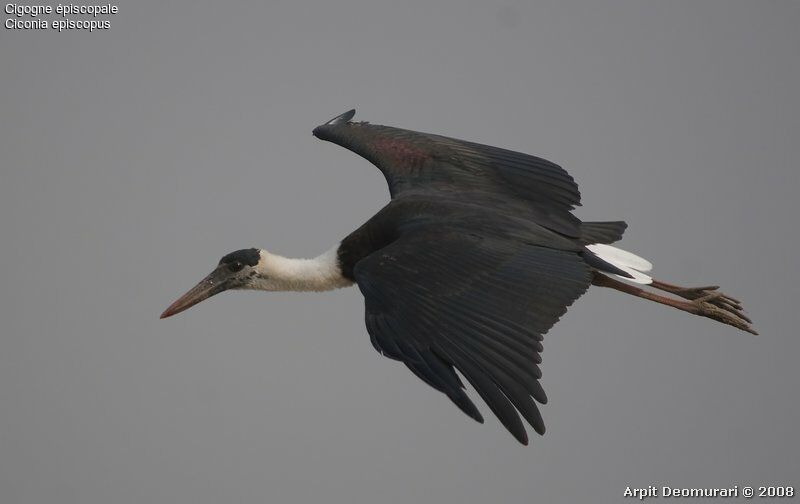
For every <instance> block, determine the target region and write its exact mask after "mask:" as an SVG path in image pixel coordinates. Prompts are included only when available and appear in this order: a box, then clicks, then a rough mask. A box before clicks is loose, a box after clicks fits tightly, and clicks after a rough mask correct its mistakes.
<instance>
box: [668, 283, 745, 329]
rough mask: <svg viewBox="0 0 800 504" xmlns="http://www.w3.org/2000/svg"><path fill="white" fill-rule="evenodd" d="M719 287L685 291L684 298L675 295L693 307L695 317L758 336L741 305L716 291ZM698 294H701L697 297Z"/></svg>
mask: <svg viewBox="0 0 800 504" xmlns="http://www.w3.org/2000/svg"><path fill="white" fill-rule="evenodd" d="M718 288H719V287H715V286H714V287H711V288H709V287H703V288H697V289H685V290H686V291H692V292H686V295H689V296H692V298H690V297H686V296H683V295H681V294H680V293H678V292H676V293H675V294H676V295H679V296H681V297H683V298H684V299H689V300H690V301H691V304H692V305H693V307H694V308H693V310H692V311H693V312H694V313H696V314H697V315H700V316H703V317H707V318H710V319H713V320H716V321H718V322H722V323H723V324H728V325H731V326H733V327H736V328H737V329H741V330H742V331H745V332H749V333H750V334H756V335H757V334H758V333H757V332H756V331H755V330H754V329H753V328H752V326H751V325H750V324H752V321H751V320H750V319H749V318H748V317H747V316H746V315H745V314H744V313H743V311H742V305H741V303H739V302H738V301H737V300H735V299H733V298H731V297H729V296H726V295H725V294H723V293H721V292H718V291H716V289H718ZM698 293H702V294H700V295H698Z"/></svg>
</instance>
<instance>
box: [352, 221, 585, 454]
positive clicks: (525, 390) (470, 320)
mask: <svg viewBox="0 0 800 504" xmlns="http://www.w3.org/2000/svg"><path fill="white" fill-rule="evenodd" d="M354 275H355V279H356V281H357V282H358V285H359V288H360V289H361V291H362V293H363V294H364V298H365V306H366V322H367V330H368V332H369V334H370V338H371V340H372V343H373V345H374V346H375V348H376V349H378V350H379V351H380V352H382V353H383V354H384V355H386V356H388V357H391V358H393V359H397V360H400V361H402V362H403V363H405V365H406V366H407V367H408V368H409V369H410V370H411V371H412V372H413V373H414V374H415V375H417V376H418V377H419V378H421V379H422V380H423V381H425V382H426V383H427V384H428V385H430V386H431V387H433V388H435V389H436V390H439V391H441V392H443V393H445V394H447V396H448V397H449V398H450V399H451V400H452V401H453V402H454V403H455V404H456V405H458V407H459V408H460V409H461V410H462V411H464V412H465V413H466V414H467V415H469V416H471V417H472V418H475V419H476V420H478V421H482V417H481V416H480V413H479V412H478V410H477V408H475V405H474V404H473V403H472V401H470V399H469V398H468V397H467V395H466V394H465V392H464V385H463V383H462V382H461V381H460V380H459V379H458V376H457V375H456V373H455V370H456V369H457V370H458V371H460V372H461V374H462V375H463V376H464V378H466V380H467V381H468V382H469V383H470V384H471V385H472V386H473V388H474V389H475V390H476V391H477V392H478V394H479V395H480V396H481V398H483V400H484V401H485V402H486V404H487V405H488V406H489V408H490V409H491V410H492V412H493V413H494V414H495V416H497V417H498V419H499V420H500V422H501V423H502V424H503V425H504V426H505V427H506V428H507V429H508V430H509V432H511V433H512V434H513V435H514V437H515V438H516V439H517V440H519V441H520V442H521V443H527V440H528V438H527V434H526V432H525V428H524V426H523V425H522V421H521V420H520V417H519V415H520V414H521V415H522V417H523V418H524V419H525V420H526V421H527V422H528V423H529V424H530V425H531V426H532V427H533V428H534V430H535V431H536V432H538V433H540V434H541V433H543V432H544V422H543V421H542V417H541V414H540V412H539V409H538V407H537V406H536V402H539V403H542V404H544V403H546V402H547V395H546V394H545V392H544V389H543V388H542V387H541V384H540V382H539V379H540V378H541V371H540V369H539V367H538V364H539V363H540V362H541V357H540V353H541V351H542V348H543V347H542V335H543V334H544V333H545V332H547V330H548V329H550V327H551V326H552V325H553V324H554V323H555V322H556V321H557V320H558V319H559V317H561V316H562V315H563V314H564V312H565V311H566V309H567V307H568V306H569V305H570V304H572V302H573V301H574V300H575V299H577V298H578V297H579V296H580V295H582V294H583V293H584V292H585V291H586V289H587V288H588V286H589V283H590V278H591V273H590V268H589V266H588V265H587V264H586V263H585V262H584V261H583V260H582V258H581V257H580V254H579V253H578V252H576V251H561V250H554V249H548V248H544V247H539V246H534V245H529V244H525V243H520V242H517V241H513V240H504V239H501V238H498V237H496V236H486V235H481V234H480V233H477V232H470V233H465V232H464V231H463V230H461V231H456V230H448V231H434V230H428V231H425V230H415V231H409V232H406V233H405V234H402V235H401V236H400V237H399V238H398V239H397V240H396V241H394V242H392V243H391V244H389V245H387V246H386V247H384V248H382V249H380V250H378V251H376V252H373V253H372V254H370V255H368V256H367V257H365V258H363V259H362V260H361V261H359V262H358V263H357V264H356V266H355V268H354Z"/></svg>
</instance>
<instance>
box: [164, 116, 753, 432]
mask: <svg viewBox="0 0 800 504" xmlns="http://www.w3.org/2000/svg"><path fill="white" fill-rule="evenodd" d="M354 113H355V111H352V110H351V111H349V112H346V113H345V114H342V115H341V116H338V117H336V118H334V119H333V120H331V121H329V122H328V123H326V124H323V125H322V126H319V127H317V128H315V129H314V135H316V136H317V137H319V138H321V139H323V140H328V141H331V142H334V143H336V144H339V145H341V146H343V147H345V148H347V149H350V150H352V151H353V152H355V153H357V154H359V155H361V156H363V157H365V158H366V159H368V160H369V161H371V162H372V163H373V164H375V165H376V166H377V167H378V168H379V169H380V170H381V172H382V173H383V175H384V176H385V177H386V181H387V183H388V185H389V192H390V194H391V201H390V202H389V203H388V204H387V205H386V206H385V207H384V208H383V209H381V210H380V211H379V212H378V213H377V214H375V216H373V217H372V218H371V219H369V220H368V221H367V222H366V223H364V224H363V225H362V226H360V227H359V228H358V229H356V230H355V231H353V232H352V233H350V235H348V236H347V237H345V238H344V239H343V240H342V241H341V242H340V243H339V245H338V247H337V248H336V249H335V254H334V253H331V251H329V252H326V253H324V254H322V255H320V256H318V257H317V258H314V259H292V258H286V257H282V256H278V255H275V254H271V253H269V252H268V251H266V250H262V249H243V250H238V251H236V252H232V253H230V254H228V255H226V256H225V257H223V258H222V260H220V263H219V264H218V265H217V267H216V268H215V269H214V270H213V271H212V272H211V273H210V274H208V275H207V276H206V277H205V278H204V279H203V280H201V281H200V282H199V283H198V284H197V285H195V286H194V287H193V288H191V289H190V290H189V291H188V292H186V293H185V294H184V295H183V296H181V297H180V298H178V299H177V300H176V301H175V302H174V303H172V304H171V305H170V306H169V307H168V308H167V309H166V310H165V311H164V312H163V313H162V314H161V318H167V317H171V316H173V315H175V314H177V313H180V312H182V311H185V310H187V309H189V308H190V307H192V306H195V305H196V304H198V303H200V302H202V301H203V300H205V299H208V298H210V297H212V296H215V295H216V294H218V293H220V292H224V291H226V290H231V289H250V290H262V291H280V290H291V291H321V290H331V289H335V288H339V287H346V286H350V285H352V284H353V283H354V282H355V283H357V284H358V286H359V288H360V289H361V292H362V293H363V294H364V300H365V320H366V326H367V331H368V332H369V335H370V339H371V341H372V344H373V345H374V347H375V348H376V349H377V350H378V351H379V352H381V353H382V354H383V355H385V356H387V357H389V358H392V359H395V360H399V361H401V362H403V363H404V364H405V365H406V366H407V367H408V368H409V369H410V370H411V371H412V372H413V373H414V374H415V375H416V376H418V377H419V378H420V379H422V380H423V381H424V382H425V383H427V384H428V385H430V386H431V387H433V388H435V389H436V390H439V391H440V392H442V393H444V394H446V395H447V396H448V397H449V398H450V399H451V400H452V401H453V402H454V403H455V404H456V405H457V406H458V407H459V408H460V409H461V410H462V411H463V412H464V413H466V414H467V415H469V416H470V417H472V418H474V419H475V420H477V421H479V422H482V421H483V417H482V416H481V414H480V412H479V411H478V409H477V408H476V407H475V404H473V402H472V401H471V400H470V398H469V397H467V395H466V393H465V391H464V384H463V383H462V381H461V379H460V378H459V375H458V374H457V373H456V371H458V372H460V374H461V375H462V376H463V377H464V378H466V380H467V381H468V382H469V383H470V384H472V386H473V387H474V389H475V390H476V391H477V392H478V394H479V395H480V396H481V397H482V398H483V400H484V401H485V402H486V404H487V405H488V406H489V408H490V409H491V410H492V412H493V413H494V414H495V415H496V416H497V417H498V418H499V419H500V421H501V422H502V423H503V425H504V426H505V427H506V428H507V429H508V430H509V431H510V432H511V433H512V434H513V435H514V437H515V438H516V439H517V440H519V441H520V442H521V443H527V442H528V435H527V432H526V430H525V427H524V425H523V422H522V419H520V415H521V416H522V418H523V419H524V420H525V421H527V422H528V423H529V424H530V425H531V426H532V427H533V429H534V430H535V431H536V432H538V433H540V434H542V433H544V429H545V427H544V421H543V420H542V417H541V414H540V413H539V409H538V407H537V403H540V404H544V403H545V402H547V396H546V395H545V392H544V390H543V389H542V387H541V385H540V383H539V379H540V378H541V376H542V373H541V370H540V369H539V364H540V363H541V352H542V348H543V347H542V341H543V335H544V334H545V333H546V332H547V331H548V330H549V329H550V328H551V327H552V326H553V324H555V323H556V322H557V321H558V319H559V317H561V316H562V315H563V314H564V313H565V312H566V310H567V307H569V306H570V305H571V304H572V303H573V302H574V301H575V300H576V299H577V298H578V297H580V296H581V295H582V294H583V293H584V292H586V290H587V289H588V287H589V286H590V285H598V286H602V287H608V288H612V289H615V290H617V291H620V292H624V293H626V294H630V295H634V296H637V297H640V298H643V299H647V300H650V301H654V302H657V303H660V304H663V305H666V306H670V307H673V308H676V309H679V310H682V311H685V312H688V313H692V314H695V315H700V316H703V317H707V318H710V319H713V320H716V321H718V322H722V323H725V324H728V325H731V326H734V327H737V328H739V329H741V330H743V331H747V332H751V333H753V334H756V332H755V330H754V329H753V328H752V327H751V325H750V324H751V321H750V319H749V318H747V316H746V315H744V313H743V309H742V305H741V303H740V302H739V301H738V300H736V299H735V298H732V297H730V296H727V295H725V294H723V293H721V292H719V291H718V287H717V286H706V287H694V288H691V287H681V286H678V285H673V284H669V283H666V282H661V281H658V280H656V279H654V278H652V277H650V276H649V275H647V274H646V273H645V272H648V271H649V270H650V268H651V267H652V264H650V263H649V262H648V261H647V260H645V259H643V258H641V257H638V256H636V255H635V254H632V253H630V252H626V251H624V250H621V249H618V248H615V247H610V246H608V245H607V244H610V243H613V242H616V241H617V240H619V239H620V238H622V234H623V233H624V232H625V228H626V224H625V223H624V222H622V221H612V222H581V221H580V220H579V219H578V218H576V217H575V216H574V215H573V214H572V210H574V208H575V207H576V206H578V205H580V192H579V191H578V186H577V185H576V184H575V181H574V180H573V179H572V177H571V176H570V175H569V174H568V173H567V172H565V171H564V170H563V169H562V168H561V167H559V166H558V165H556V164H553V163H551V162H549V161H547V160H544V159H541V158H538V157H535V156H530V155H527V154H522V153H519V152H513V151H510V150H506V149H501V148H498V147H491V146H488V145H481V144H477V143H473V142H466V141H463V140H456V139H453V138H448V137H444V136H440V135H433V134H428V133H420V132H416V131H409V130H404V129H399V128H393V127H388V126H377V125H371V124H368V123H353V122H350V120H351V119H352V118H353V115H354ZM606 273H611V274H613V275H617V276H620V277H623V278H626V279H628V280H630V281H631V282H633V283H635V284H637V285H631V284H630V283H626V282H621V281H619V280H617V279H614V278H612V276H608V275H606ZM645 285H647V286H649V287H651V288H653V289H657V290H661V291H665V292H668V293H670V294H672V295H673V296H675V297H677V298H682V299H676V298H675V297H668V296H663V295H658V294H656V293H654V292H651V291H648V290H645V289H644V288H643V286H645Z"/></svg>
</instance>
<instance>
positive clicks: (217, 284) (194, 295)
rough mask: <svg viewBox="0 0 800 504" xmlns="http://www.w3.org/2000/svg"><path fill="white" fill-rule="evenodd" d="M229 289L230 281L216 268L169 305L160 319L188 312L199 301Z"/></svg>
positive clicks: (220, 269)
mask: <svg viewBox="0 0 800 504" xmlns="http://www.w3.org/2000/svg"><path fill="white" fill-rule="evenodd" d="M229 288H230V279H229V278H226V275H225V272H224V271H222V268H217V269H215V270H214V271H212V272H211V274H210V275H208V276H207V277H205V278H204V279H202V280H201V281H200V283H198V284H197V285H195V286H194V287H192V288H191V289H190V290H189V292H187V293H186V294H184V295H183V296H181V297H180V298H178V300H177V301H175V302H174V303H172V304H171V305H169V308H167V309H166V310H164V313H162V314H161V317H160V318H162V319H165V318H167V317H171V316H173V315H175V314H176V313H180V312H182V311H184V310H188V309H189V308H191V307H192V306H194V305H196V304H197V303H199V302H200V301H204V300H206V299H208V298H210V297H211V296H214V295H216V294H219V293H220V292H223V291H226V290H228V289H229Z"/></svg>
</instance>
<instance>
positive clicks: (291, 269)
mask: <svg viewBox="0 0 800 504" xmlns="http://www.w3.org/2000/svg"><path fill="white" fill-rule="evenodd" d="M338 248H339V246H338V244H337V245H336V246H335V247H333V248H331V249H330V250H328V251H327V252H325V253H323V254H320V255H319V256H317V257H315V258H313V259H292V258H289V257H283V256H279V255H276V254H271V253H269V252H267V251H266V250H262V251H261V261H260V262H259V263H258V265H257V266H256V270H257V271H258V273H259V275H258V277H257V278H255V279H254V280H253V282H252V284H251V285H250V286H249V287H250V288H252V289H257V290H268V291H327V290H333V289H338V288H341V287H347V286H349V285H353V281H352V280H350V279H348V278H345V277H344V276H342V271H341V268H340V267H339V261H338V257H337V253H336V252H337V250H338Z"/></svg>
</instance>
